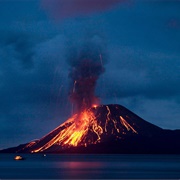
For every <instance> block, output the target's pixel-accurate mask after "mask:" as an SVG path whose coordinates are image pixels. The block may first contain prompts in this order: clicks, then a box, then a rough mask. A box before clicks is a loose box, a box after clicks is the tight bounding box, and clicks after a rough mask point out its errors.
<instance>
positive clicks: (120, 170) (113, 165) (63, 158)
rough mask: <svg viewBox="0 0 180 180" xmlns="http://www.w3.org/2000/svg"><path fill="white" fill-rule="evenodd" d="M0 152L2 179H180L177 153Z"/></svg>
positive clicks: (179, 159) (0, 174)
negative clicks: (15, 158)
mask: <svg viewBox="0 0 180 180" xmlns="http://www.w3.org/2000/svg"><path fill="white" fill-rule="evenodd" d="M16 155H18V154H0V180H3V179H180V155H141V154H139V155H132V154H131V155H129V154H82V155H79V154H20V155H21V156H22V157H23V158H25V159H24V160H19V161H17V160H14V157H15V156H16Z"/></svg>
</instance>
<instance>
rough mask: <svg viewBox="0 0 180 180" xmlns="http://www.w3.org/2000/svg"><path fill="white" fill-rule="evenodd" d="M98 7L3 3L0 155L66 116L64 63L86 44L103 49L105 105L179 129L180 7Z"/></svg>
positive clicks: (100, 87) (96, 1)
mask: <svg viewBox="0 0 180 180" xmlns="http://www.w3.org/2000/svg"><path fill="white" fill-rule="evenodd" d="M102 1H103V3H102ZM102 1H101V0H92V1H90V0H89V1H88V0H84V1H81V0H53V1H52V0H41V1H39V0H0V149H2V148H7V147H12V146H16V145H19V144H21V143H26V142H29V141H31V140H34V139H38V138H41V137H42V136H44V135H45V134H47V133H48V132H49V131H51V130H53V129H54V128H56V127H57V126H58V125H60V124H61V123H62V122H64V121H65V120H66V119H67V118H68V117H70V116H71V112H72V109H71V103H70V101H69V97H68V96H69V91H70V87H71V85H70V78H69V68H70V66H69V64H68V61H67V57H69V55H71V54H73V53H72V51H73V50H72V49H73V47H74V48H77V49H78V48H79V47H81V46H82V44H83V43H84V42H92V44H98V45H100V46H101V47H103V52H104V53H103V57H102V63H104V67H105V72H104V73H103V74H102V75H101V76H100V77H99V79H98V82H97V87H96V95H97V96H98V97H99V98H100V99H101V103H102V104H121V105H123V106H125V107H127V108H128V109H130V110H131V111H133V112H134V113H136V114H137V115H139V116H140V117H142V118H143V119H145V120H146V121H148V122H151V123H153V124H155V125H158V126H160V127H162V128H165V129H180V1H178V0H166V1H163V0H152V1H151V0H135V1H134V0H131V1H128V0H111V1H110V0H102ZM105 61H106V63H105Z"/></svg>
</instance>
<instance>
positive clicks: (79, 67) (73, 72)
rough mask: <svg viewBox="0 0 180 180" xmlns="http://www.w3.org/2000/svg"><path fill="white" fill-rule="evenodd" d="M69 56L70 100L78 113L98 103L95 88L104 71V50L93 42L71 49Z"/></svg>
mask: <svg viewBox="0 0 180 180" xmlns="http://www.w3.org/2000/svg"><path fill="white" fill-rule="evenodd" d="M69 54H70V55H69V57H68V62H69V64H70V73H69V77H70V78H71V79H72V86H71V92H70V99H71V102H72V103H73V105H74V107H75V110H76V111H78V112H79V111H83V110H84V109H87V108H90V107H92V105H93V104H97V103H98V101H99V99H98V98H97V97H96V96H95V87H96V83H97V80H98V78H99V76H100V75H101V74H102V73H103V72H104V71H105V68H104V64H105V62H106V60H105V57H106V56H105V52H104V48H103V47H102V46H101V45H99V44H96V43H93V42H87V43H85V44H83V45H82V46H81V47H80V48H79V47H77V48H75V47H72V48H71V50H70V52H69Z"/></svg>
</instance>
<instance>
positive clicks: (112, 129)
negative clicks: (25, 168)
mask: <svg viewBox="0 0 180 180" xmlns="http://www.w3.org/2000/svg"><path fill="white" fill-rule="evenodd" d="M118 108H119V107H118V106H117V107H116V109H118ZM101 110H103V111H104V114H102V112H101ZM100 119H101V120H100ZM129 132H130V133H133V134H138V132H137V130H136V126H135V127H133V125H132V124H130V122H128V121H127V120H125V117H122V116H114V115H113V114H112V113H111V109H110V107H109V106H93V107H92V108H89V109H87V110H84V111H82V112H81V113H79V114H75V115H73V116H72V117H71V118H69V119H68V120H67V121H65V122H64V123H63V124H61V125H60V126H58V127H57V128H56V129H54V130H53V131H51V132H50V133H49V134H47V135H46V136H44V137H43V138H41V139H40V140H38V141H36V142H30V143H29V144H27V145H26V147H25V148H23V149H26V148H30V149H32V150H31V152H32V153H34V152H43V151H46V150H49V149H50V148H51V147H53V146H56V147H57V148H61V149H66V148H70V147H76V146H84V147H87V146H88V145H91V144H97V143H101V142H104V141H106V140H107V139H108V138H109V137H114V138H115V139H121V138H122V137H123V135H124V134H127V133H129Z"/></svg>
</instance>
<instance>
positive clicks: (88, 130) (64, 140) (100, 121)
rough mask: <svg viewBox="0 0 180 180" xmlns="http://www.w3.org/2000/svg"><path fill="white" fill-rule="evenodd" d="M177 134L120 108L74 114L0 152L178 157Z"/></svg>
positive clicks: (119, 106)
mask: <svg viewBox="0 0 180 180" xmlns="http://www.w3.org/2000/svg"><path fill="white" fill-rule="evenodd" d="M179 139H180V130H165V129H162V128H160V127H158V126H155V125H153V124H151V123H149V122H147V121H145V120H143V119H142V118H140V117H139V116H137V115H136V114H134V113H133V112H131V111H130V110H128V109H127V108H125V107H123V106H121V105H115V104H114V105H100V106H97V107H92V108H90V109H88V110H85V111H83V112H81V113H79V114H75V115H74V116H72V117H71V118H69V119H68V120H67V121H65V122H64V123H63V124H61V125H60V126H58V127H57V128H56V129H54V130H53V131H51V132H50V133H49V134H47V135H45V136H44V137H42V138H41V139H39V140H36V141H32V142H30V143H26V144H23V145H19V146H17V147H14V148H9V149H5V150H2V151H1V152H7V153H12V152H18V153H125V154H129V153H130V154H137V153H141V154H147V153H149V154H172V153H174V154H180V143H179Z"/></svg>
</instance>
